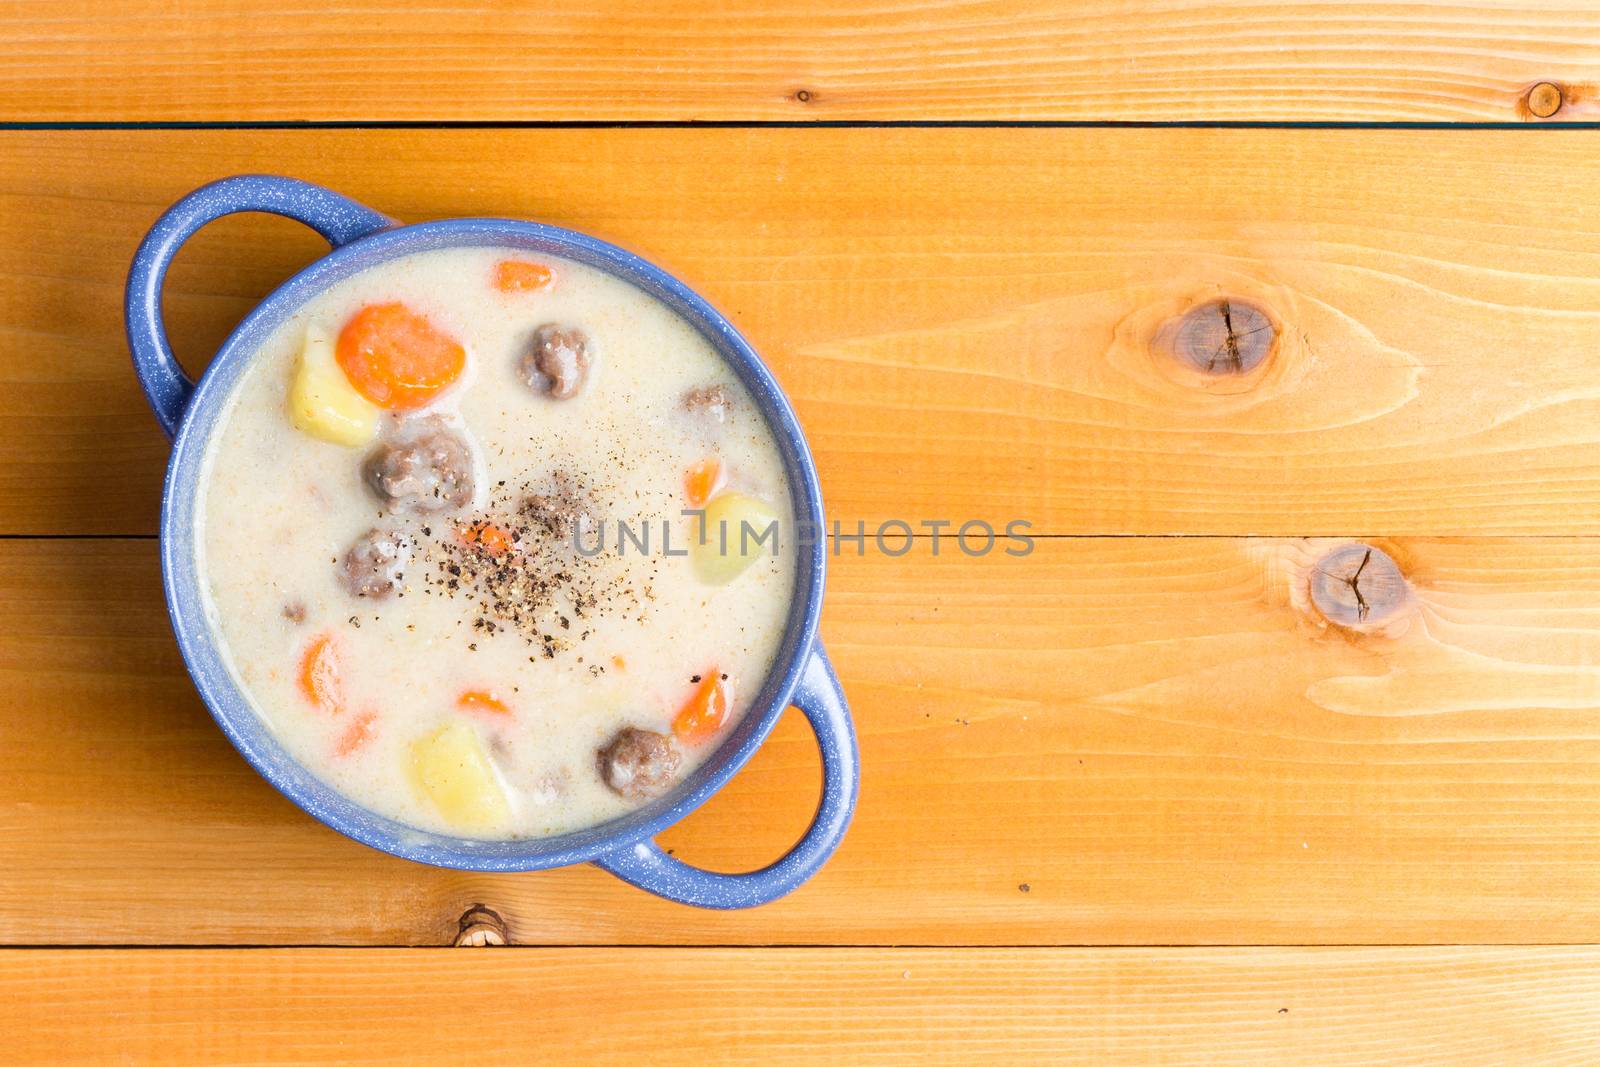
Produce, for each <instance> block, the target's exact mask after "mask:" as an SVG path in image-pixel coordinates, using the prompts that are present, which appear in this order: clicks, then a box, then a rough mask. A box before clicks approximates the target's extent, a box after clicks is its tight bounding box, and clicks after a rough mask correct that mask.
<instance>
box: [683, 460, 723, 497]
mask: <svg viewBox="0 0 1600 1067" xmlns="http://www.w3.org/2000/svg"><path fill="white" fill-rule="evenodd" d="M721 484H722V461H721V460H719V459H717V457H716V456H708V457H706V458H705V459H702V460H701V461H700V462H699V463H696V464H694V465H693V466H691V467H690V468H689V469H688V470H686V471H684V472H683V492H684V495H685V496H687V497H688V498H689V505H690V506H691V507H696V508H697V507H700V506H701V505H702V504H704V503H705V502H706V501H707V500H710V499H711V494H712V493H715V492H716V491H717V487H718V486H720V485H721Z"/></svg>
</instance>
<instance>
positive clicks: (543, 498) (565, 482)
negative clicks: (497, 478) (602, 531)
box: [522, 471, 594, 537]
mask: <svg viewBox="0 0 1600 1067" xmlns="http://www.w3.org/2000/svg"><path fill="white" fill-rule="evenodd" d="M522 513H523V514H524V515H526V516H528V518H530V519H532V520H533V522H534V523H536V524H537V525H539V526H540V527H542V528H543V529H544V531H545V532H546V533H547V534H549V535H550V536H552V537H578V536H582V535H584V534H587V533H588V532H589V530H590V529H592V528H593V526H594V514H593V512H592V511H591V508H590V503H589V499H588V496H587V494H585V493H584V491H583V490H582V489H581V488H580V487H579V486H578V483H577V482H576V481H574V480H573V479H572V477H571V476H570V475H567V474H565V473H563V472H560V471H557V472H556V474H555V475H554V476H553V477H552V478H551V479H550V486H549V488H548V489H547V490H546V491H545V492H542V493H535V494H533V495H531V496H528V497H525V498H524V499H523V501H522Z"/></svg>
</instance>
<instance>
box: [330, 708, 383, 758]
mask: <svg viewBox="0 0 1600 1067" xmlns="http://www.w3.org/2000/svg"><path fill="white" fill-rule="evenodd" d="M377 720H378V713H377V712H375V711H363V712H362V713H361V714H360V715H357V716H356V717H355V719H354V721H352V722H351V723H350V726H349V727H348V728H347V729H346V730H345V732H344V733H342V734H340V735H339V741H338V743H337V744H336V745H334V747H333V754H334V755H335V756H339V757H344V756H348V755H350V754H351V753H352V752H354V751H356V750H357V749H359V748H361V747H363V746H364V745H366V743H367V742H368V741H371V740H372V738H373V735H374V734H375V733H376V731H375V730H374V729H373V728H372V727H373V723H375V722H377Z"/></svg>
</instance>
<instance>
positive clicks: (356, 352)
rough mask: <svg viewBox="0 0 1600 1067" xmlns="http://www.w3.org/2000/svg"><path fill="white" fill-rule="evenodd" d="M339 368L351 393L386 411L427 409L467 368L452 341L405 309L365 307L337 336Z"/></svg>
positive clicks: (462, 352)
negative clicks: (351, 388) (346, 379)
mask: <svg viewBox="0 0 1600 1067" xmlns="http://www.w3.org/2000/svg"><path fill="white" fill-rule="evenodd" d="M335 355H336V358H337V359H338V361H339V366H340V368H341V369H343V370H344V374H345V377H346V378H349V379H350V384H351V385H352V386H354V387H355V390H356V392H358V393H360V394H361V395H362V396H364V397H366V398H367V399H368V400H370V401H372V402H373V403H374V404H376V405H378V406H379V407H380V408H388V409H389V410H391V411H409V410H411V409H412V408H420V407H422V406H424V405H426V404H429V403H431V402H432V401H433V400H434V398H435V397H437V396H438V395H439V394H440V393H441V392H443V391H444V390H445V389H447V388H449V387H450V386H451V385H452V384H453V383H454V382H455V380H456V379H457V378H459V377H461V372H462V371H463V370H465V369H466V366H467V352H466V349H464V348H462V347H461V345H460V344H458V343H457V342H456V340H455V338H453V337H451V336H450V335H448V334H446V333H444V332H443V331H441V330H440V329H439V328H438V327H437V326H435V325H434V324H433V323H431V322H429V321H428V320H427V318H426V317H424V316H422V315H420V314H418V313H417V312H415V311H412V310H411V309H410V308H408V307H406V306H405V305H404V304H399V303H393V304H368V305H367V306H366V307H364V308H362V309H361V310H360V311H358V312H356V313H355V314H354V315H352V316H351V317H350V321H349V322H347V323H345V324H344V329H342V330H340V331H339V343H338V347H337V351H336V354H335Z"/></svg>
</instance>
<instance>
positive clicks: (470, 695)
mask: <svg viewBox="0 0 1600 1067" xmlns="http://www.w3.org/2000/svg"><path fill="white" fill-rule="evenodd" d="M456 707H458V708H460V709H461V710H462V711H477V712H487V713H488V714H490V715H510V714H511V709H510V708H509V707H507V706H506V702H505V701H503V700H501V699H500V698H499V697H497V696H495V694H494V690H492V689H469V690H467V691H466V692H465V693H462V694H461V695H460V696H459V697H457V698H456Z"/></svg>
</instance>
